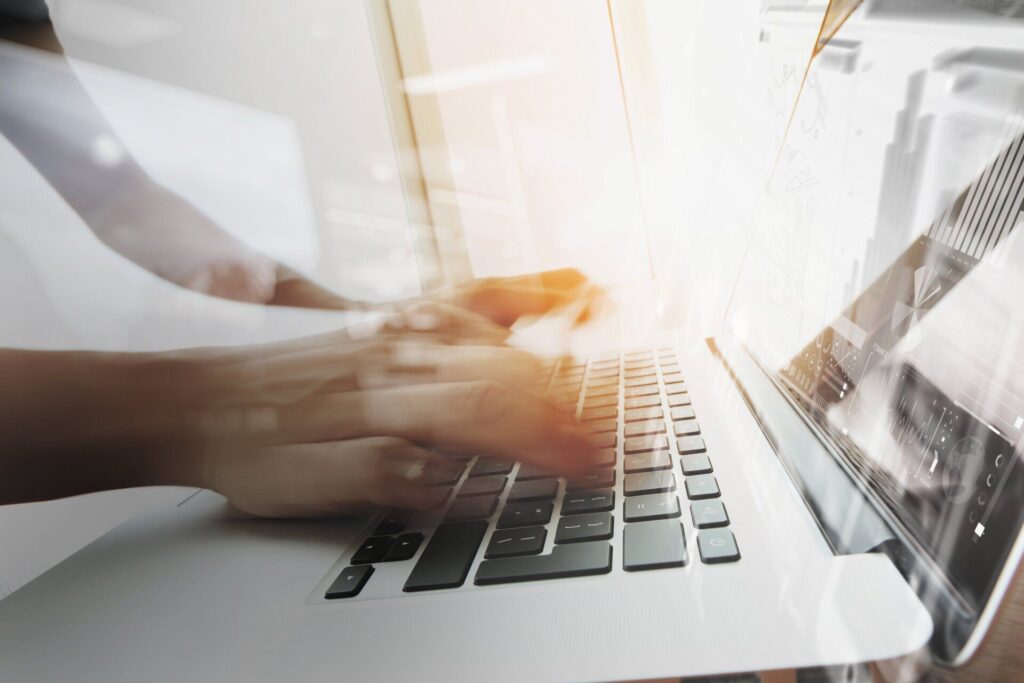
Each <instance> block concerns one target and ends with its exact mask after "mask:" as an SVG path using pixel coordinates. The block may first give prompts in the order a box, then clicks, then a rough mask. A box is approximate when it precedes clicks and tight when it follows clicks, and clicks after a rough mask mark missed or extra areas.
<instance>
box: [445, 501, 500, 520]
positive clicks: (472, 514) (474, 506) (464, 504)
mask: <svg viewBox="0 0 1024 683" xmlns="http://www.w3.org/2000/svg"><path fill="white" fill-rule="evenodd" d="M497 505H498V497H497V496H495V495H494V494H491V495H489V496H473V497H472V498H458V499H456V500H455V502H454V503H452V505H451V507H450V508H448V512H446V513H445V515H444V521H446V522H462V521H465V520H467V519H487V518H488V517H490V516H491V515H492V514H494V508H495V507H497Z"/></svg>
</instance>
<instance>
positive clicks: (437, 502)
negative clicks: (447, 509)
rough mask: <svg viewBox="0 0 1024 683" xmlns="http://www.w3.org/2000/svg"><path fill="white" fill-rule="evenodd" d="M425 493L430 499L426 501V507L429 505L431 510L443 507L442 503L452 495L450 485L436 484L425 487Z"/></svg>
mask: <svg viewBox="0 0 1024 683" xmlns="http://www.w3.org/2000/svg"><path fill="white" fill-rule="evenodd" d="M427 495H428V496H430V498H431V501H430V502H429V503H428V505H427V507H429V508H430V509H432V510H437V509H438V508H442V507H444V504H445V503H447V502H448V499H449V498H450V497H451V495H452V487H451V486H444V487H441V486H436V487H434V488H431V489H427Z"/></svg>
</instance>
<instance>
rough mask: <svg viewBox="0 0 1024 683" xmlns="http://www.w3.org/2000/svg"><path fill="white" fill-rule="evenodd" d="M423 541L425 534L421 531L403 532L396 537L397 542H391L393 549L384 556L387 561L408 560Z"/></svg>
mask: <svg viewBox="0 0 1024 683" xmlns="http://www.w3.org/2000/svg"><path fill="white" fill-rule="evenodd" d="M422 542H423V534H421V533H419V532H413V533H410V534H402V535H401V536H399V537H398V538H396V539H395V542H394V543H392V544H391V550H389V551H388V554H387V555H385V556H384V561H385V562H400V561H402V560H408V559H409V558H411V557H412V556H413V555H415V554H416V551H417V550H419V547H420V543H422Z"/></svg>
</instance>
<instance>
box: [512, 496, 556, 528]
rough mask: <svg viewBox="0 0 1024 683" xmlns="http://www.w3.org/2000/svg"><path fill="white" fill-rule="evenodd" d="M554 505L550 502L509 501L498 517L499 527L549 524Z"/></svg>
mask: <svg viewBox="0 0 1024 683" xmlns="http://www.w3.org/2000/svg"><path fill="white" fill-rule="evenodd" d="M553 509H554V506H553V505H552V504H551V503H550V502H547V501H545V502H541V503H509V504H508V505H506V506H505V509H504V510H502V511H501V516H500V517H498V528H499V529H513V528H515V527H521V526H534V525H540V524H547V523H548V522H550V521H551V511H552V510H553Z"/></svg>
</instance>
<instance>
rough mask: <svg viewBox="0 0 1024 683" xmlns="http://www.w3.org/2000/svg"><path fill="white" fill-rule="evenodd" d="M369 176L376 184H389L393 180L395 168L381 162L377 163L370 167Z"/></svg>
mask: <svg viewBox="0 0 1024 683" xmlns="http://www.w3.org/2000/svg"><path fill="white" fill-rule="evenodd" d="M370 175H372V176H373V179H374V180H376V181H377V182H378V183H390V182H391V181H392V180H394V179H395V167H394V166H392V165H391V164H388V163H384V162H383V161H378V162H376V163H374V164H373V165H372V166H370Z"/></svg>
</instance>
